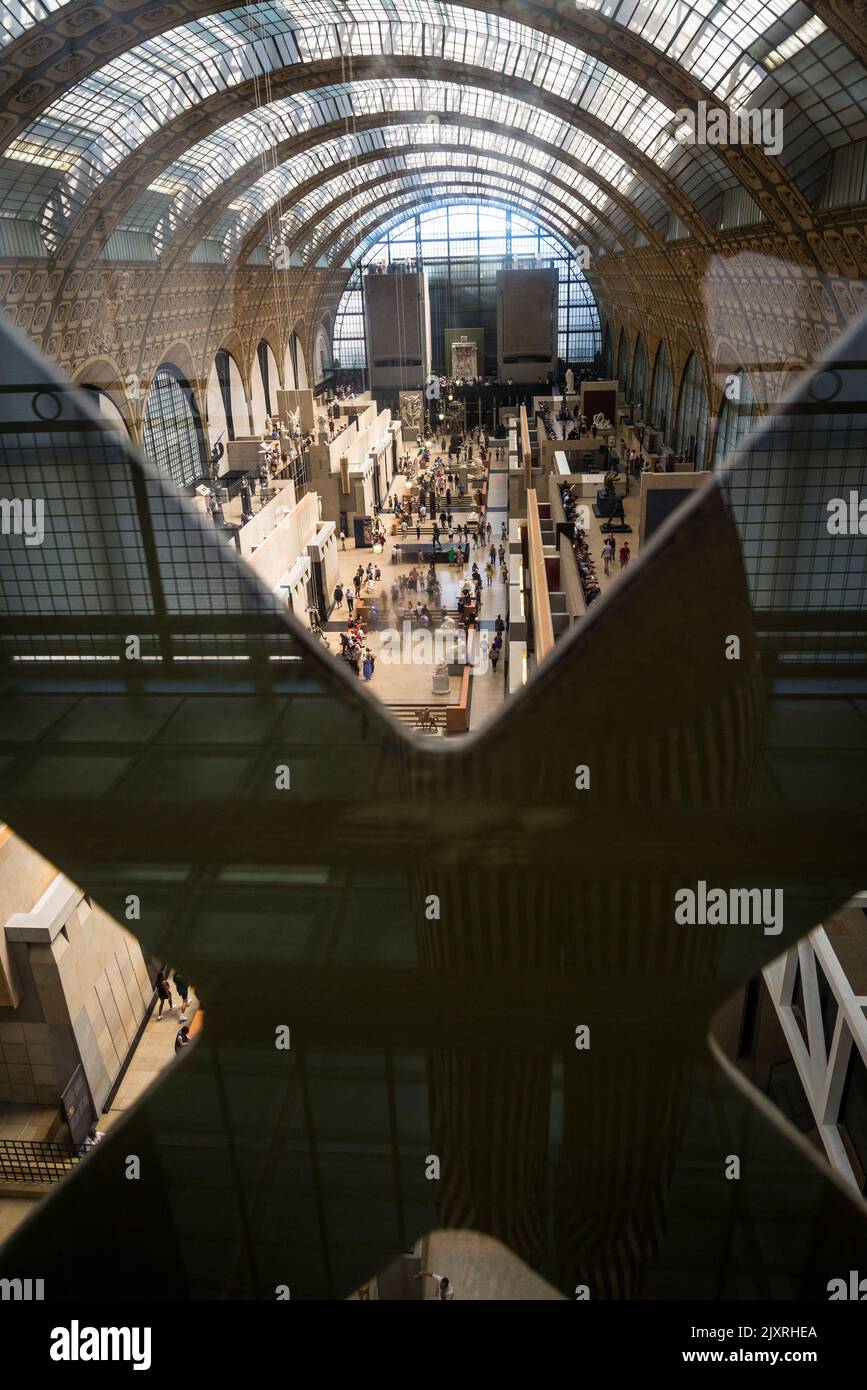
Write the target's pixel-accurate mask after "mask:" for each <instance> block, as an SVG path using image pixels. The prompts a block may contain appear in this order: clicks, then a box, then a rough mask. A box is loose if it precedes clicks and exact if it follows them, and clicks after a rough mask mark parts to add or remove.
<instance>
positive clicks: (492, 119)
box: [30, 78, 668, 240]
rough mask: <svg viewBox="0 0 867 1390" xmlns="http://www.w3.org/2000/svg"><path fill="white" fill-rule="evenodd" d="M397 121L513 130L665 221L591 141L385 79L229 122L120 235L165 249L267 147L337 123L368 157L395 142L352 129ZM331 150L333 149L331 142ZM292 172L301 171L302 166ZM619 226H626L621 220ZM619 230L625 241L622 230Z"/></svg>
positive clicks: (156, 189)
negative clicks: (142, 237) (154, 241)
mask: <svg viewBox="0 0 867 1390" xmlns="http://www.w3.org/2000/svg"><path fill="white" fill-rule="evenodd" d="M402 112H413V113H429V115H430V116H431V117H438V115H439V114H443V115H445V116H447V118H448V122H447V123H446V122H444V123H443V125H442V127H441V129H442V131H443V138H444V139H446V140H447V141H449V142H451V141H452V140H453V139H454V138H455V135H456V134H457V133H459V134H460V136H461V138H465V131H466V129H467V128H466V127H459V128H458V131H457V132H456V130H455V127H454V126H453V125H452V124H451V122H452V121H458V122H459V121H460V120H461V119H462V118H464V119H466V118H469V119H472V120H477V121H482V122H489V123H490V124H491V126H499V127H500V128H501V129H503V130H505V129H507V128H514V129H515V131H520V132H525V133H526V134H527V135H530V136H532V137H533V139H534V140H539V141H543V142H544V143H545V144H548V145H553V146H555V147H557V148H558V149H559V150H562V152H563V155H564V158H566V159H568V160H570V161H574V162H576V163H578V164H585V165H587V166H588V168H591V169H593V171H594V172H595V173H596V174H598V175H599V177H600V178H602V179H604V180H605V181H606V182H607V183H610V184H611V185H612V187H614V188H616V189H617V190H618V192H620V193H622V195H623V197H624V200H625V199H626V198H627V197H628V198H629V199H630V200H631V201H632V202H633V203H634V205H635V207H636V209H637V210H638V211H639V212H640V213H641V215H642V216H643V217H645V218H646V219H647V221H648V222H650V223H651V225H654V226H658V227H660V228H662V227H663V226H664V225H665V223H666V221H667V217H668V209H667V207H666V205H665V203H664V202H663V200H662V199H661V198H660V196H659V194H658V193H657V192H656V190H655V189H652V188H650V187H649V186H648V185H646V184H645V183H644V182H643V181H642V180H641V179H640V178H639V177H638V176H637V175H636V173H635V172H634V170H633V169H632V168H631V167H630V166H629V165H628V164H627V163H626V162H625V160H623V159H622V158H621V157H620V156H619V155H618V154H616V153H615V152H614V151H612V150H609V149H607V148H606V147H605V146H604V145H603V144H601V143H600V142H599V141H598V140H595V139H594V138H593V137H592V136H591V135H586V134H584V133H583V132H582V131H580V130H578V129H577V128H576V127H575V126H574V125H570V124H568V123H567V122H566V121H563V120H560V119H559V118H558V117H556V116H553V115H551V114H550V113H549V112H546V111H544V110H542V109H540V108H539V107H537V106H532V105H530V104H529V103H527V102H525V101H521V100H518V99H517V98H515V97H510V96H504V95H501V94H499V93H495V92H491V91H487V90H485V89H483V88H480V87H471V86H462V85H458V84H457V83H444V82H435V81H424V80H412V79H400V78H388V79H385V80H383V81H378V82H354V83H353V84H352V85H351V86H346V87H334V86H331V87H325V88H322V89H320V90H317V91H316V92H310V93H308V92H304V93H300V94H298V95H296V96H291V97H283V98H281V99H280V100H279V101H274V102H270V103H269V104H268V105H267V106H262V107H260V108H259V109H258V110H256V111H252V112H249V113H248V114H246V115H244V116H239V117H237V118H236V119H235V120H234V121H230V122H229V123H228V124H227V125H225V126H223V127H221V128H220V129H219V130H218V131H215V132H214V133H213V134H212V135H209V136H208V137H207V138H206V139H204V140H201V141H199V143H198V144H196V145H194V146H193V147H192V148H191V149H190V150H188V151H186V152H185V154H184V155H183V156H182V157H181V158H180V159H177V160H175V162H174V163H173V164H170V165H169V166H168V167H167V168H166V169H164V170H163V172H162V173H161V174H160V176H159V177H158V178H157V179H155V180H154V181H153V183H152V184H151V185H150V188H149V189H148V191H147V193H145V194H143V195H142V197H140V198H139V199H138V200H137V202H136V203H135V204H134V206H133V207H132V208H131V209H130V211H129V212H128V213H127V214H126V216H125V217H124V219H123V225H124V226H125V227H129V228H130V229H132V230H141V231H151V230H153V229H155V228H156V227H157V225H158V224H160V223H162V236H161V240H166V239H168V238H170V237H171V236H173V235H174V234H175V233H176V231H177V230H178V229H179V228H180V226H181V224H182V223H183V222H184V221H185V220H187V219H188V218H190V217H191V216H192V215H193V213H194V212H195V210H196V208H197V207H199V206H200V205H201V203H202V202H203V201H204V200H205V199H206V198H208V197H211V196H212V195H213V194H214V193H216V192H217V190H218V189H219V188H220V187H221V186H222V185H223V184H224V183H225V181H226V180H227V179H230V178H231V177H232V176H233V175H234V174H235V173H237V172H238V170H241V169H243V168H244V167H245V166H246V165H249V164H250V163H251V162H253V161H255V160H260V161H261V164H262V166H267V163H268V154H269V151H271V150H272V149H273V148H274V146H275V145H279V144H280V143H282V142H283V141H286V140H291V139H293V138H296V137H298V136H299V135H303V134H304V133H305V132H310V131H312V130H314V129H315V128H316V126H318V125H322V126H327V125H332V124H335V123H338V124H339V123H343V125H344V132H345V139H346V141H347V142H348V143H347V150H349V149H350V148H351V149H353V150H354V149H356V148H358V149H359V151H360V152H361V151H363V150H373V149H374V148H376V147H377V145H378V144H379V145H381V146H382V147H383V148H388V147H391V146H392V145H393V144H394V143H395V140H394V139H393V137H392V134H391V132H390V130H389V128H388V127H387V126H386V125H383V127H382V128H381V129H379V128H377V129H376V130H371V131H367V132H365V133H364V134H363V135H356V134H355V123H356V122H358V121H365V120H366V119H375V118H376V117H378V116H382V118H383V121H384V122H385V121H387V120H390V119H392V118H394V116H395V115H397V116H399V115H400V113H402ZM402 128H405V127H402ZM420 129H421V130H422V131H423V132H424V133H423V134H422V135H420V136H418V137H415V138H418V139H423V140H429V141H430V142H432V143H434V142H435V141H436V140H437V138H438V137H439V133H440V131H439V129H438V128H437V125H436V123H432V124H431V125H430V126H425V125H424V124H422V126H421V127H420ZM499 138H500V144H499V145H497V146H494V145H492V144H489V147H490V148H500V147H501V146H502V144H503V143H507V141H506V139H505V137H499ZM473 143H474V144H475V140H474V142H473ZM336 145H337V146H338V147H339V140H338V141H337V142H336ZM332 148H335V147H334V146H332ZM321 151H322V147H316V148H315V149H314V150H312V151H307V152H306V153H305V156H304V157H305V158H306V159H308V160H309V161H310V164H309V168H310V174H311V175H312V174H313V172H315V170H316V169H317V168H323V169H324V168H325V167H326V166H327V163H328V162H330V159H328V158H327V157H326V155H325V154H324V153H322V154H321ZM320 156H321V162H319V161H320ZM343 157H344V158H346V157H347V156H346V155H344V156H343ZM534 158H535V160H536V161H537V162H538V163H539V167H545V166H544V162H543V157H542V158H540V156H539V153H538V151H537V152H536V155H535V156H534ZM296 167H298V168H299V171H300V168H301V166H300V165H298V166H296ZM307 176H308V175H305V177H307ZM559 176H560V177H561V178H564V179H565V180H566V181H568V182H572V183H573V184H574V186H575V189H576V192H578V193H579V194H580V196H582V197H584V198H586V200H587V201H588V202H589V203H595V204H596V205H597V206H599V207H600V208H601V209H602V210H603V211H605V212H607V213H608V215H609V216H611V217H612V218H613V219H614V220H615V221H617V219H618V216H622V214H619V213H618V212H617V208H616V204H613V203H611V202H610V201H609V199H608V198H607V197H600V196H599V195H598V193H596V194H593V195H591V192H590V190H591V189H592V188H593V185H592V184H591V183H590V181H589V180H586V179H584V178H583V177H582V176H581V175H578V174H576V173H575V172H574V171H572V170H571V168H570V167H568V166H567V167H566V168H565V169H563V170H562V172H561V173H560V175H559ZM265 177H266V178H267V177H270V175H266V176H265ZM299 181H300V179H299ZM247 196H248V193H247V191H246V190H245V191H244V192H241V193H239V194H238V199H239V200H243V199H245V198H246V197H247ZM254 196H255V195H254ZM38 211H39V209H37V208H34V209H32V210H31V213H30V215H32V216H36V215H37V214H38ZM623 222H624V224H625V217H624V218H623ZM618 225H620V223H618ZM623 230H624V235H625V234H626V230H627V229H626V226H625V225H624V227H623ZM209 235H210V234H209Z"/></svg>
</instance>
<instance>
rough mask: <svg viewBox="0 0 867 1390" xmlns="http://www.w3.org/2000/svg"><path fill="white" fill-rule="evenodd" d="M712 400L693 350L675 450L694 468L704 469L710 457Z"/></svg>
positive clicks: (686, 372)
mask: <svg viewBox="0 0 867 1390" xmlns="http://www.w3.org/2000/svg"><path fill="white" fill-rule="evenodd" d="M707 420H708V399H707V388H706V386H705V384H704V377H703V376H702V374H701V368H700V367H699V364H698V358H697V357H696V355H695V353H694V352H693V353H691V355H690V358H689V361H688V362H687V364H686V367H685V368H684V372H683V380H682V381H681V383H680V395H679V396H678V401H677V428H676V429H675V432H674V444H673V446H672V447H673V448H674V452H675V453H676V454H685V455H686V457H687V458H688V459H689V461H690V463H691V464H692V466H693V468H704V466H705V460H706V458H707Z"/></svg>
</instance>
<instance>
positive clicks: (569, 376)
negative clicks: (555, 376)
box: [566, 367, 575, 396]
mask: <svg viewBox="0 0 867 1390" xmlns="http://www.w3.org/2000/svg"><path fill="white" fill-rule="evenodd" d="M574 394H575V373H574V372H573V370H572V368H571V367H570V368H569V370H568V371H567V373H566V395H567V396H574Z"/></svg>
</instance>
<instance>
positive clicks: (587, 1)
mask: <svg viewBox="0 0 867 1390" xmlns="http://www.w3.org/2000/svg"><path fill="white" fill-rule="evenodd" d="M574 3H575V10H576V20H578V22H580V19H581V17H582V14H586V15H587V16H588V17H589V16H590V15H594V16H595V15H598V16H600V17H602V18H603V19H605V20H606V21H608V22H609V24H611V25H612V27H613V26H614V25H622V26H623V27H624V28H625V29H627V30H628V31H630V32H631V33H633V34H636V35H638V36H640V38H642V39H643V40H644V41H645V42H646V43H648V44H650V45H651V46H652V47H653V48H655V49H656V50H657V51H658V52H660V53H663V54H665V56H666V57H667V58H668V60H669V61H670V62H671V63H675V64H677V65H678V66H680V67H682V68H684V69H685V70H686V71H688V72H690V73H691V74H692V75H693V76H694V77H695V78H696V80H698V81H700V82H702V83H703V84H704V85H705V86H707V87H708V89H709V90H710V91H711V92H712V93H713V94H714V95H715V96H716V97H717V99H718V100H720V101H726V102H730V103H731V104H733V105H736V106H737V105H741V106H743V105H746V104H747V103H748V102H749V101H750V100H751V99H752V98H754V97H755V96H756V94H757V93H758V90H759V88H760V87H762V85H763V84H765V85H766V86H767V85H768V78H769V74H773V78H774V85H775V86H777V87H778V88H779V89H780V90H781V91H785V92H787V94H788V95H789V96H790V97H792V96H794V97H795V98H796V99H797V98H799V97H800V96H801V95H802V94H803V93H804V86H803V82H801V81H798V73H797V66H796V60H797V58H798V55H799V54H800V53H802V52H804V51H805V50H806V49H807V48H809V47H812V46H814V45H815V44H816V42H817V40H820V39H823V40H824V38H825V35H826V34H828V31H827V28H826V26H825V24H824V23H823V21H822V20H821V19H819V18H818V17H817V16H816V15H813V16H810V15H809V13H808V10H807V6H806V5H803V4H796V3H793V0H574ZM63 8H64V5H63V4H62V3H61V0H0V47H2V46H5V45H6V44H8V43H10V42H11V41H12V40H14V39H16V38H19V37H21V36H22V35H23V34H26V33H27V32H28V31H29V30H30V29H31V28H33V27H34V26H35V25H37V24H39V23H40V21H42V20H44V19H45V18H46V17H47V16H49V15H51V14H53V13H54V12H56V11H58V10H62V9H63ZM256 9H257V23H258V12H259V11H262V12H263V14H264V15H266V16H267V19H266V18H263V20H262V23H263V24H265V23H267V22H269V21H270V20H271V19H272V18H273V16H275V15H276V16H278V19H279V17H281V16H282V17H283V20H284V22H285V21H286V20H290V21H291V20H293V19H295V18H297V17H298V16H299V15H310V16H313V17H314V22H317V23H322V24H331V25H339V24H343V23H345V22H346V18H347V12H346V9H345V8H343V6H342V5H341V4H340V3H337V0H334V2H333V3H322V2H321V0H320V3H316V4H306V5H301V4H300V3H299V4H290V3H281V4H270V5H268V6H258V7H256ZM352 14H353V16H356V17H359V16H371V17H374V18H382V17H385V16H387V17H392V16H394V15H395V14H399V15H400V16H401V17H405V18H406V20H407V21H409V22H417V21H418V20H419V19H424V18H427V17H429V15H430V6H429V5H427V4H420V3H417V0H397V3H396V2H395V0H392V3H390V4H388V5H387V7H386V5H385V4H384V3H379V4H378V3H375V0H374V3H371V0H355V3H354V4H353V6H352ZM557 21H558V25H562V22H563V17H562V14H560V13H558V14H557ZM612 37H613V39H614V41H615V42H616V32H615V33H614V34H613V35H612ZM824 46H825V48H826V50H827V53H826V56H827V59H828V61H826V63H825V64H824V71H823V74H822V86H823V88H825V90H824V91H823V96H824V97H825V99H826V101H827V98H828V97H829V96H831V97H832V101H831V102H830V103H828V104H827V105H826V106H825V114H826V116H827V117H828V118H832V117H833V116H834V114H836V115H837V117H838V123H841V124H842V125H843V126H848V125H849V124H851V121H852V119H853V117H852V116H851V115H850V114H849V113H848V112H847V111H846V108H847V106H848V107H849V109H850V111H851V107H852V106H854V105H855V103H854V102H851V101H850V102H848V103H846V102H843V103H842V104H841V101H840V97H841V96H843V97H845V92H846V86H847V85H848V86H851V85H852V82H853V81H854V80H858V81H860V80H861V78H862V77H863V76H864V70H863V68H861V66H860V64H858V65H857V66H858V68H859V69H860V71H859V72H858V73H857V75H856V76H855V77H848V76H847V80H846V81H845V82H843V81H841V80H840V79H839V76H838V74H839V73H840V72H841V70H842V69H843V68H847V69H850V70H851V64H852V62H853V55H852V54H851V52H850V50H848V49H847V48H845V46H844V45H843V44H842V42H841V41H840V40H839V39H837V38H836V36H835V35H829V36H828V40H827V43H826V44H825V45H824ZM841 60H842V61H841ZM835 79H836V80H835ZM829 83H830V84H831V86H830V87H829V86H828V84H829ZM832 87H833V90H831V88H832ZM854 119H856V120H857V119H858V117H857V116H855V117H854Z"/></svg>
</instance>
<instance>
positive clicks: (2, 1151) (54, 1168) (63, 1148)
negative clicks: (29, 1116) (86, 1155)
mask: <svg viewBox="0 0 867 1390" xmlns="http://www.w3.org/2000/svg"><path fill="white" fill-rule="evenodd" d="M81 1157H82V1155H81V1154H78V1153H76V1151H75V1150H74V1149H73V1148H72V1146H71V1145H70V1144H60V1143H57V1142H56V1141H54V1140H50V1139H0V1183H28V1182H32V1183H47V1182H60V1181H61V1179H62V1178H65V1177H66V1175H67V1173H68V1172H70V1171H71V1169H72V1168H74V1167H75V1166H76V1164H78V1163H80V1162H81Z"/></svg>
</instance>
